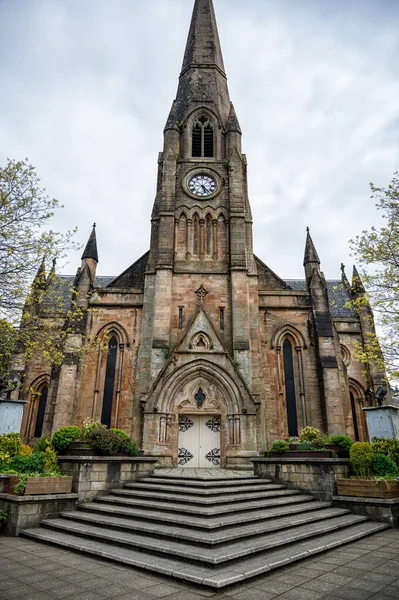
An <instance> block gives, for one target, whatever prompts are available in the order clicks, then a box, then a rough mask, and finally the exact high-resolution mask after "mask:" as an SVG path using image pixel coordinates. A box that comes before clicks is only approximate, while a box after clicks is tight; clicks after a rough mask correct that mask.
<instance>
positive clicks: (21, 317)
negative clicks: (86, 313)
mask: <svg viewBox="0 0 399 600" xmlns="http://www.w3.org/2000/svg"><path fill="white" fill-rule="evenodd" d="M59 208H62V207H61V205H60V203H59V201H58V200H56V199H55V198H50V197H49V196H48V195H47V194H46V191H45V189H43V188H42V187H41V185H40V179H39V177H38V175H37V173H36V170H35V168H34V167H33V166H31V165H30V164H29V163H28V161H27V159H25V160H22V161H15V160H8V161H7V164H6V165H5V167H0V376H4V375H6V374H7V371H8V368H9V363H10V357H11V356H12V355H13V353H15V351H18V352H21V351H22V352H23V353H24V354H25V358H26V359H28V360H29V359H31V358H32V357H34V356H39V355H40V358H41V359H42V360H44V362H46V363H47V364H48V365H50V366H51V365H52V364H60V362H62V356H63V350H64V349H63V345H64V343H65V339H66V337H67V335H68V332H70V331H71V330H72V328H73V327H74V326H76V323H77V322H80V321H81V319H82V315H83V311H82V309H81V308H79V307H78V306H77V303H76V302H75V298H74V296H73V290H72V289H70V290H69V292H68V293H69V294H70V297H71V298H72V303H69V305H68V306H65V295H66V294H65V290H63V293H61V292H60V289H59V285H58V283H57V277H56V275H55V270H54V268H53V269H52V270H51V271H50V273H49V275H48V276H47V277H46V273H45V262H44V258H43V257H46V258H49V259H51V258H52V259H56V258H59V257H62V256H64V255H65V252H66V251H67V250H69V249H71V248H74V247H75V244H74V243H73V240H72V236H73V234H74V231H68V232H67V233H65V234H61V233H57V232H55V231H53V230H52V229H51V228H50V223H51V219H52V217H53V216H54V211H55V210H56V209H59ZM40 265H42V268H40ZM53 266H54V263H53ZM43 309H44V311H43ZM43 314H45V318H43ZM65 323H67V325H65Z"/></svg>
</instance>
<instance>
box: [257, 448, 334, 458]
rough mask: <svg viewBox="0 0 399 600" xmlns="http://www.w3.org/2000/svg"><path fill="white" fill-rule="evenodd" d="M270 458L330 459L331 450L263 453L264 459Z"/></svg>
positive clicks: (331, 455)
mask: <svg viewBox="0 0 399 600" xmlns="http://www.w3.org/2000/svg"><path fill="white" fill-rule="evenodd" d="M268 456H270V457H272V458H279V457H280V458H281V457H285V458H299V459H301V458H332V457H333V452H332V450H293V451H291V450H288V451H287V452H270V453H268V452H265V457H266V458H267V457H268Z"/></svg>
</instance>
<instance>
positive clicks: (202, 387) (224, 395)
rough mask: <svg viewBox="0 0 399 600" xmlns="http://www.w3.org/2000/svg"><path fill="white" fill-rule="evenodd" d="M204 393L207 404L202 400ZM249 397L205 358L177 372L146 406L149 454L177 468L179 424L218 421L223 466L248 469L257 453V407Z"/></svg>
mask: <svg viewBox="0 0 399 600" xmlns="http://www.w3.org/2000/svg"><path fill="white" fill-rule="evenodd" d="M200 391H201V394H202V396H203V398H202V396H201V397H199V396H198V393H199V392H200ZM243 392H244V393H243ZM245 392H246V390H245V388H244V387H243V386H241V388H240V385H239V384H238V382H237V380H236V379H234V377H232V375H231V374H230V373H229V372H227V371H226V370H225V369H223V368H222V367H221V366H220V365H218V364H215V363H212V362H210V361H208V360H205V359H202V358H200V359H196V360H192V361H191V362H188V363H185V364H183V365H181V366H180V367H177V368H175V369H174V370H173V372H172V373H171V374H170V375H169V376H168V377H166V378H165V380H164V381H162V380H160V381H158V383H157V385H156V386H155V388H154V389H153V390H152V393H151V394H150V397H149V398H148V400H147V403H146V406H145V408H144V436H143V447H144V449H145V450H146V451H147V452H150V453H152V454H155V455H158V456H160V460H161V462H162V463H163V464H166V465H174V466H178V464H179V418H180V417H181V416H182V415H184V416H185V417H190V416H191V417H195V422H197V421H198V419H199V420H201V419H202V421H203V423H204V425H206V422H207V421H208V420H209V419H210V418H212V417H217V418H218V419H220V465H221V466H223V467H224V466H238V465H244V464H249V458H250V457H251V456H253V455H255V454H256V452H257V447H256V406H255V405H254V402H253V400H252V398H251V396H250V395H249V394H247V395H246V394H245ZM205 417H208V418H205ZM191 420H192V419H191ZM209 450H213V449H212V448H210V449H208V451H209Z"/></svg>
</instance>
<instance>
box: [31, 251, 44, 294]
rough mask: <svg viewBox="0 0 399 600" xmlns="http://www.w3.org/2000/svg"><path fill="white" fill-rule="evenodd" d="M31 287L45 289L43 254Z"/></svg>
mask: <svg viewBox="0 0 399 600" xmlns="http://www.w3.org/2000/svg"><path fill="white" fill-rule="evenodd" d="M33 288H34V289H36V290H40V289H42V290H45V289H46V257H45V256H43V258H42V262H41V263H40V266H39V268H38V270H37V273H36V275H35V278H34V280H33Z"/></svg>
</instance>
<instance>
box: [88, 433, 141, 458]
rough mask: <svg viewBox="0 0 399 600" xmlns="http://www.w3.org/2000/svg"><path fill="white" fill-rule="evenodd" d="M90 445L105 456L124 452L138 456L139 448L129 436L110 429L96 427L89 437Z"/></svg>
mask: <svg viewBox="0 0 399 600" xmlns="http://www.w3.org/2000/svg"><path fill="white" fill-rule="evenodd" d="M87 441H88V442H89V444H90V446H91V447H92V448H93V449H94V450H96V451H97V452H98V453H99V454H101V455H103V456H113V455H114V454H116V453H117V452H123V453H124V454H127V455H128V456H137V455H138V448H137V446H136V445H135V444H134V443H133V442H132V440H131V439H130V438H129V437H121V436H120V435H118V434H117V433H115V432H114V431H110V430H108V429H95V430H93V431H92V432H91V433H90V434H89V435H88V437H87Z"/></svg>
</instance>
